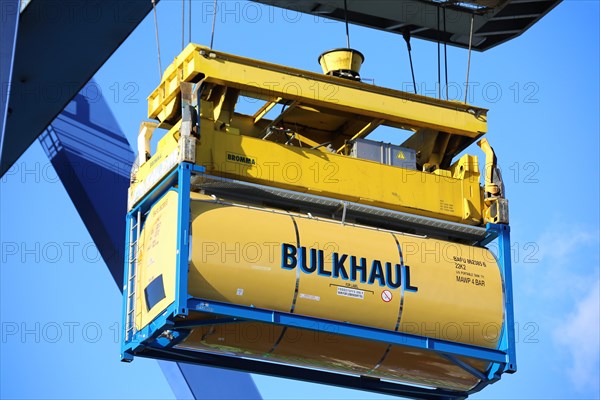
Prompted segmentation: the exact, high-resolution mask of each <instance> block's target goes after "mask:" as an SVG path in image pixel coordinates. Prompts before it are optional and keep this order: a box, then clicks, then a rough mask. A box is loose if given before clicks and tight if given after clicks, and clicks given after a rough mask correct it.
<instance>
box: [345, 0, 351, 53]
mask: <svg viewBox="0 0 600 400" xmlns="http://www.w3.org/2000/svg"><path fill="white" fill-rule="evenodd" d="M344 21H345V23H346V47H347V48H350V29H349V28H348V3H347V0H344Z"/></svg>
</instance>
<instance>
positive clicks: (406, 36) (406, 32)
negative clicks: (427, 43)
mask: <svg viewBox="0 0 600 400" xmlns="http://www.w3.org/2000/svg"><path fill="white" fill-rule="evenodd" d="M402 37H403V38H404V40H405V41H406V49H407V50H408V60H409V62H410V73H411V75H412V80H413V89H414V91H415V94H417V81H416V80H415V69H414V68H413V62H412V48H411V46H410V30H409V29H404V31H403V32H402Z"/></svg>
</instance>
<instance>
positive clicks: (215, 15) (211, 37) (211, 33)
mask: <svg viewBox="0 0 600 400" xmlns="http://www.w3.org/2000/svg"><path fill="white" fill-rule="evenodd" d="M213 11H214V13H213V20H212V30H211V32H210V48H211V49H212V48H213V43H214V40H215V23H216V22H217V0H215V3H214V6H213Z"/></svg>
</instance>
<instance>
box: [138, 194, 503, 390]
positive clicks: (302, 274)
mask: <svg viewBox="0 0 600 400" xmlns="http://www.w3.org/2000/svg"><path fill="white" fill-rule="evenodd" d="M176 196H177V194H176V193H175V192H170V193H169V194H167V195H166V196H165V197H164V198H163V199H162V200H161V201H159V202H158V203H157V204H156V205H155V206H154V209H153V211H151V212H150V214H149V218H148V220H147V222H146V225H145V227H144V229H143V231H142V238H145V239H144V240H145V242H144V245H143V246H142V253H145V252H148V251H152V249H154V248H156V246H157V243H158V246H159V247H160V246H161V244H160V243H162V241H163V240H165V242H166V243H167V244H168V246H167V247H166V249H167V250H166V251H167V252H172V251H173V247H172V243H171V242H170V240H169V239H168V237H169V236H170V235H171V234H172V232H171V231H172V230H173V229H174V228H173V227H172V226H171V225H170V224H169V223H168V222H167V221H171V220H172V215H173V211H172V210H171V208H172V207H174V206H175V203H176V201H175V200H176ZM154 210H158V211H157V212H154ZM161 215H162V216H161ZM161 219H162V220H164V222H160V221H161ZM157 221H158V222H157ZM191 221H192V222H191V225H192V226H191V240H190V242H191V257H190V264H189V276H188V279H189V281H188V285H189V286H188V292H189V295H191V296H193V297H197V298H201V299H208V300H214V301H220V302H227V303H233V304H239V305H245V306H251V307H257V308H265V309H273V310H278V311H283V312H289V313H294V314H300V315H306V316H311V317H317V318H321V319H324V320H335V321H341V322H348V323H352V324H358V325H364V326H369V327H375V328H380V329H386V330H390V331H399V332H406V333H412V334H417V335H422V336H427V337H432V338H438V339H444V340H450V341H453V342H461V343H468V344H472V345H477V346H482V347H486V348H496V347H497V345H498V342H499V339H500V337H499V335H500V334H499V332H500V331H501V329H502V321H503V318H504V302H503V284H502V278H501V275H500V272H499V268H498V264H497V261H496V259H495V258H494V256H493V255H492V254H491V253H490V252H489V251H488V250H487V249H485V248H480V247H473V246H466V245H462V244H457V243H451V242H445V241H440V240H435V239H431V238H426V237H420V236H413V235H407V234H401V233H396V232H390V231H384V230H378V229H374V228H368V227H363V226H356V225H349V224H342V223H340V222H339V221H332V220H325V219H317V218H310V217H308V216H306V215H301V214H294V213H288V212H285V211H280V210H272V209H266V208H256V207H251V206H247V205H242V204H233V203H226V202H218V201H216V200H214V199H212V198H210V197H205V196H200V195H195V194H194V195H193V196H192V202H191ZM157 223H159V225H163V227H164V228H165V229H163V228H161V229H158V230H157V228H156V224H157ZM150 238H151V240H150ZM149 240H150V242H149ZM162 256H164V254H162V253H161V257H162ZM156 257H158V255H156ZM173 259H174V257H173ZM140 260H141V261H140V266H141V267H142V268H141V269H140V271H141V272H140V277H139V278H138V279H141V280H142V281H141V282H140V283H141V285H142V287H146V286H147V285H148V284H149V283H150V282H151V281H153V280H154V279H156V277H157V276H158V274H160V273H162V274H163V275H164V278H163V279H164V282H174V281H175V279H174V268H172V266H170V265H169V263H165V264H164V265H165V267H164V269H163V270H162V271H159V270H160V269H162V267H161V266H157V263H156V262H155V261H151V260H150V258H149V257H144V256H143V254H142V256H141V258H140ZM148 263H151V264H150V265H148ZM143 271H152V273H151V276H145V275H144V273H143ZM167 292H168V293H167ZM165 293H167V297H168V296H169V295H170V293H172V291H167V290H165ZM139 301H141V299H139ZM168 303H169V300H168V299H163V300H162V303H161V304H162V305H164V306H166V305H168ZM158 308H160V310H159V309H158ZM136 309H137V310H140V312H141V316H140V318H138V319H137V320H139V321H140V324H139V325H140V326H144V325H145V324H146V323H148V322H150V321H151V319H152V318H154V317H155V316H156V315H158V314H159V313H160V312H161V311H162V309H164V308H163V307H154V308H151V309H150V310H148V309H147V308H146V307H145V306H144V307H136ZM190 317H192V318H193V315H190ZM212 318H214V317H212ZM321 328H323V327H321ZM324 329H325V330H326V331H327V327H324ZM178 347H179V348H185V349H192V350H197V351H205V352H213V353H224V354H229V355H237V356H243V357H251V358H259V359H265V360H269V361H277V362H283V363H289V364H295V365H301V366H307V367H311V368H321V369H326V370H332V371H338V372H343V373H352V374H359V375H365V376H370V377H374V378H381V379H388V380H394V381H401V382H410V383H415V384H420V385H426V386H434V387H440V388H447V389H453V390H468V389H470V388H472V387H474V386H475V385H476V384H477V383H478V382H479V380H478V379H477V378H476V377H474V376H473V375H471V374H469V373H468V372H466V371H465V370H463V369H462V368H460V367H458V366H457V365H455V364H454V363H452V362H451V361H449V360H447V359H446V358H444V357H443V356H440V355H438V354H435V353H433V352H429V351H426V350H415V349H411V348H408V347H403V346H392V345H388V344H385V343H382V342H376V341H373V340H368V338H365V339H357V338H352V337H345V336H340V335H336V332H335V331H334V330H331V331H330V332H329V333H323V332H320V333H317V332H316V331H309V330H300V329H295V328H291V327H288V328H286V327H281V326H276V325H269V324H262V323H256V322H244V323H237V324H224V325H214V326H210V325H209V326H203V327H201V328H196V329H193V330H192V332H191V333H190V335H189V336H188V337H187V338H186V339H185V340H183V341H182V342H181V343H180V344H179V345H178ZM461 359H462V360H463V361H464V362H466V363H468V364H470V365H471V366H473V367H474V368H476V369H478V370H480V371H482V372H484V371H485V370H486V369H487V368H488V366H489V365H488V364H487V363H485V362H482V361H478V360H475V359H465V358H461Z"/></svg>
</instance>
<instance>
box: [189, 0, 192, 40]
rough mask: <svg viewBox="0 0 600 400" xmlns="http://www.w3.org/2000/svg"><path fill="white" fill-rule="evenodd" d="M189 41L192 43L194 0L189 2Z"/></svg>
mask: <svg viewBox="0 0 600 400" xmlns="http://www.w3.org/2000/svg"><path fill="white" fill-rule="evenodd" d="M188 43H192V0H189V2H188Z"/></svg>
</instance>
